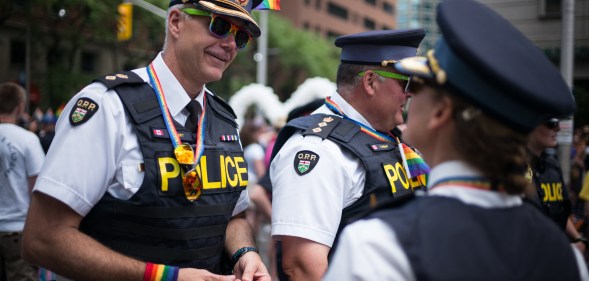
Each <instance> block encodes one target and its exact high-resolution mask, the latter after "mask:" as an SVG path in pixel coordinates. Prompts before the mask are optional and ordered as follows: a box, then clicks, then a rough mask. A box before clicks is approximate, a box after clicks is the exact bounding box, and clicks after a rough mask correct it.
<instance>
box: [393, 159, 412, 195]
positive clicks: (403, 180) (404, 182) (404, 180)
mask: <svg viewBox="0 0 589 281" xmlns="http://www.w3.org/2000/svg"><path fill="white" fill-rule="evenodd" d="M395 169H396V170H397V174H398V175H399V181H401V184H402V185H403V187H404V188H405V189H409V181H408V180H407V173H406V172H405V169H404V168H403V165H401V163H399V162H397V163H395ZM401 173H403V175H404V176H405V177H401Z"/></svg>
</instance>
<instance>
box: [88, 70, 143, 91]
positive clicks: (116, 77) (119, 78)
mask: <svg viewBox="0 0 589 281" xmlns="http://www.w3.org/2000/svg"><path fill="white" fill-rule="evenodd" d="M93 82H100V83H102V84H104V85H105V86H106V87H107V88H108V89H113V88H115V87H117V86H119V85H122V84H142V83H145V81H143V79H141V77H139V75H137V74H136V73H135V72H133V71H125V72H120V73H115V74H109V75H105V76H102V77H99V78H96V79H94V81H93Z"/></svg>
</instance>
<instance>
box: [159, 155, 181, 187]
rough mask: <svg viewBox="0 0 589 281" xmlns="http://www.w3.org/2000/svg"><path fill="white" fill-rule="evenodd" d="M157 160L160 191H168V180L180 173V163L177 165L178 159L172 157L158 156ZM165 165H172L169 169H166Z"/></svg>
mask: <svg viewBox="0 0 589 281" xmlns="http://www.w3.org/2000/svg"><path fill="white" fill-rule="evenodd" d="M157 162H158V165H159V168H160V174H161V175H162V182H161V187H162V191H168V180H169V179H172V178H175V177H178V176H179V175H180V165H178V161H176V159H174V158H172V157H162V158H158V159H157ZM167 165H172V170H171V171H168V169H167Z"/></svg>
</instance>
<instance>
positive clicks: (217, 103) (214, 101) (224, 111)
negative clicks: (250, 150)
mask: <svg viewBox="0 0 589 281" xmlns="http://www.w3.org/2000/svg"><path fill="white" fill-rule="evenodd" d="M206 93H209V96H208V97H212V98H211V99H207V101H208V104H209V105H210V106H211V109H213V110H214V111H215V112H217V113H218V114H220V115H221V116H223V117H225V119H227V120H229V121H231V123H233V124H234V125H237V123H236V122H235V119H236V118H237V115H236V114H235V112H234V111H233V108H231V106H230V105H229V104H228V103H227V102H226V101H225V100H224V99H222V98H221V97H219V96H217V95H214V94H213V93H212V92H209V91H205V94H206Z"/></svg>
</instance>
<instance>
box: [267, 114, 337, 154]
mask: <svg viewBox="0 0 589 281" xmlns="http://www.w3.org/2000/svg"><path fill="white" fill-rule="evenodd" d="M341 120H342V118H341V117H339V116H336V115H327V114H312V115H307V116H303V117H299V118H295V119H293V120H291V121H290V122H288V123H286V125H284V127H282V129H281V130H280V132H278V136H277V137H276V141H275V142H274V147H273V148H272V154H271V156H270V161H272V160H273V159H274V157H275V156H276V154H277V153H278V151H280V148H282V146H283V145H284V144H285V143H286V141H287V140H288V139H289V138H290V137H291V136H292V135H294V134H295V133H296V132H301V134H303V135H315V136H318V137H321V138H323V139H325V138H327V136H328V135H329V133H330V132H331V131H332V130H333V129H334V128H335V127H336V126H337V124H338V123H339V122H340V121H341Z"/></svg>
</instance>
